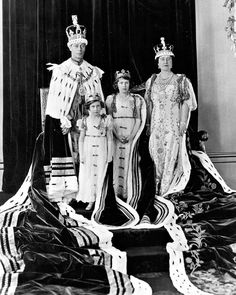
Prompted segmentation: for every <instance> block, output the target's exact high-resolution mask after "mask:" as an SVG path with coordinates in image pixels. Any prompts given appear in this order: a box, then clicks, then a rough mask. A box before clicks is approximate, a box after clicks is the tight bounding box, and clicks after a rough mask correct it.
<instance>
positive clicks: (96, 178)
mask: <svg viewBox="0 0 236 295" xmlns="http://www.w3.org/2000/svg"><path fill="white" fill-rule="evenodd" d="M103 106H104V105H103V101H102V99H101V97H100V96H99V95H98V94H96V95H90V96H89V97H88V99H87V100H86V102H85V108H86V109H87V110H88V115H87V116H84V117H83V118H82V119H80V120H78V121H77V126H78V127H79V130H80V136H79V153H80V168H79V191H78V194H77V197H76V200H77V201H82V202H84V203H88V205H87V207H86V208H85V209H86V210H91V209H93V206H94V203H95V200H96V199H97V198H100V196H101V192H102V187H103V182H104V177H105V174H106V170H107V163H108V162H111V161H112V118H111V116H109V115H105V114H101V112H102V108H103Z"/></svg>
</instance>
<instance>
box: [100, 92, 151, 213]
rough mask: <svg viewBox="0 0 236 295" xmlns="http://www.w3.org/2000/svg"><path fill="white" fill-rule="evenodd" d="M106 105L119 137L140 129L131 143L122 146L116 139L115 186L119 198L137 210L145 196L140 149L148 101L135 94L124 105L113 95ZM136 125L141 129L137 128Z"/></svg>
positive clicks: (114, 159)
mask: <svg viewBox="0 0 236 295" xmlns="http://www.w3.org/2000/svg"><path fill="white" fill-rule="evenodd" d="M111 98H112V100H111ZM106 104H107V106H108V109H109V112H110V114H111V115H112V117H113V128H114V129H115V130H116V133H117V135H118V136H125V137H126V136H128V137H129V136H130V135H131V134H132V132H133V129H134V128H136V133H135V135H134V138H132V139H131V140H130V141H129V142H128V143H122V142H120V141H119V140H118V139H117V138H116V136H114V137H113V138H114V139H113V142H114V152H113V185H114V191H115V195H116V196H118V197H119V198H121V199H122V200H125V201H126V202H127V203H128V204H130V205H131V206H132V207H134V208H135V207H136V206H137V201H138V199H139V197H140V193H141V176H140V167H139V155H138V151H137V146H138V139H139V136H140V134H141V132H142V130H143V128H144V123H145V120H146V105H145V101H144V99H143V98H142V97H141V96H140V95H138V94H131V95H129V97H128V98H127V99H126V100H122V101H121V100H120V99H118V97H117V96H116V95H113V96H109V97H108V99H107V101H106ZM137 122H138V123H137ZM136 123H137V126H135V124H136Z"/></svg>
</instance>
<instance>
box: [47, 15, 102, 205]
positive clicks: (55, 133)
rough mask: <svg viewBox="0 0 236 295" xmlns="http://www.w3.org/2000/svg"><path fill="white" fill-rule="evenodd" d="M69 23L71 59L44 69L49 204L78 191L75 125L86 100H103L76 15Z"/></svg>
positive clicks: (84, 34) (96, 74)
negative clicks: (47, 81) (48, 74)
mask: <svg viewBox="0 0 236 295" xmlns="http://www.w3.org/2000/svg"><path fill="white" fill-rule="evenodd" d="M72 21H73V25H71V26H69V27H67V28H66V35H67V37H68V43H67V46H68V48H69V50H70V52H71V57H70V58H69V59H67V60H66V61H64V62H63V63H61V64H59V65H56V64H49V65H50V67H49V68H48V70H52V78H51V82H50V87H49V93H48V99H47V106H46V121H45V139H44V147H45V162H44V171H45V176H46V185H47V191H48V195H49V198H50V200H51V201H60V200H61V199H62V198H66V199H68V200H69V199H70V198H71V196H73V194H74V193H76V192H77V191H78V182H77V173H76V169H75V168H76V167H77V158H78V132H77V131H76V127H75V125H76V121H77V120H78V119H80V118H81V117H82V115H83V106H84V101H85V99H86V97H88V96H89V95H94V94H95V93H98V94H99V95H100V97H101V98H102V99H104V96H103V92H102V87H101V82H100V80H101V77H102V74H103V71H102V70H101V69H99V68H98V67H95V66H92V65H91V64H89V63H88V62H87V61H85V60H84V54H85V51H86V46H87V44H88V41H87V39H86V28H85V27H84V26H83V25H79V24H78V21H77V16H76V15H73V16H72ZM72 155H73V156H72ZM68 196H70V197H68Z"/></svg>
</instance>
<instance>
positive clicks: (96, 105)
mask: <svg viewBox="0 0 236 295" xmlns="http://www.w3.org/2000/svg"><path fill="white" fill-rule="evenodd" d="M101 109H102V107H101V103H100V102H99V101H95V102H93V103H91V105H90V106H89V112H90V113H91V114H94V115H100V112H101Z"/></svg>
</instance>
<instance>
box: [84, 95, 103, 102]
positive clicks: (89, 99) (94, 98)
mask: <svg viewBox="0 0 236 295" xmlns="http://www.w3.org/2000/svg"><path fill="white" fill-rule="evenodd" d="M95 101H100V102H102V98H101V96H100V95H99V94H98V93H96V94H90V95H89V96H87V98H86V99H85V104H86V105H90V104H92V103H93V102H95Z"/></svg>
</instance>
